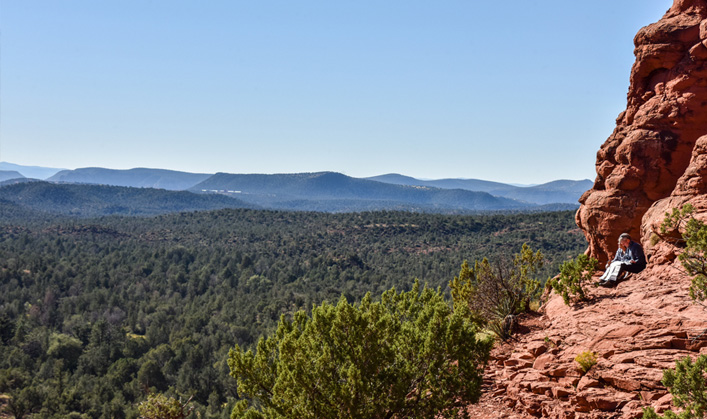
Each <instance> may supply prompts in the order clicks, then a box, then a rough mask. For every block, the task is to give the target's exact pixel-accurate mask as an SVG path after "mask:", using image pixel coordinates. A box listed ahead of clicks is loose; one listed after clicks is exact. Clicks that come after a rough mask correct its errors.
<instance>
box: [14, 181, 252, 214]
mask: <svg viewBox="0 0 707 419" xmlns="http://www.w3.org/2000/svg"><path fill="white" fill-rule="evenodd" d="M0 201H6V202H12V203H14V204H15V205H19V206H21V207H24V208H29V209H32V210H35V211H42V212H48V213H52V214H63V215H71V216H78V217H95V216H103V215H141V216H142V215H156V214H165V213H170V212H184V211H203V210H213V209H221V208H254V205H251V204H247V203H245V202H243V201H241V200H239V199H236V198H231V197H228V196H224V195H204V194H195V193H192V192H186V191H167V190H164V189H152V188H129V187H122V186H106V185H85V184H84V185H79V184H56V183H49V182H44V181H36V182H24V183H15V184H11V185H6V186H2V187H0Z"/></svg>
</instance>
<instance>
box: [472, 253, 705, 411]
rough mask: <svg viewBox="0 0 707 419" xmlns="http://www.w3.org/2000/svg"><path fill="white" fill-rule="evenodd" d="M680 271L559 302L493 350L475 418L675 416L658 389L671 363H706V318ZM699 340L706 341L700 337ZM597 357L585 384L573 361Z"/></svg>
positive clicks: (668, 268)
mask: <svg viewBox="0 0 707 419" xmlns="http://www.w3.org/2000/svg"><path fill="white" fill-rule="evenodd" d="M679 268H680V265H679V263H674V264H671V265H664V266H657V267H649V268H648V269H647V270H646V271H644V272H642V273H640V274H638V275H634V276H633V277H632V278H629V279H627V280H626V281H624V282H622V283H620V284H618V286H617V287H616V288H601V287H592V286H590V287H588V288H589V293H588V295H589V298H590V300H589V301H587V302H585V303H582V304H577V305H574V306H572V307H568V306H566V305H565V304H564V302H563V301H562V298H561V297H560V296H558V295H556V294H555V293H553V294H552V295H550V297H549V299H548V301H547V302H546V303H545V304H544V305H543V307H542V309H541V314H539V315H537V316H528V317H526V318H524V319H523V320H522V321H521V327H520V330H519V333H517V334H516V335H515V338H514V340H513V341H511V342H508V343H507V344H504V345H501V346H498V347H497V348H496V349H494V352H493V354H492V360H491V362H490V365H489V367H488V369H487V376H486V387H487V391H486V393H485V395H484V397H483V398H482V400H481V402H480V403H479V404H478V405H475V406H472V407H470V413H471V415H472V417H474V418H518V419H520V418H530V417H546V418H557V419H560V418H562V419H567V418H574V419H585V418H586V419H590V418H591V419H599V418H640V417H641V416H642V408H643V407H644V406H653V407H654V408H656V410H658V411H663V410H665V409H666V408H669V407H671V401H672V399H671V396H670V394H669V393H668V392H667V389H666V388H665V387H663V385H662V384H661V382H660V380H661V379H662V376H663V370H664V369H666V368H671V367H674V365H675V361H676V360H677V359H680V358H683V357H685V356H690V357H693V358H695V357H697V356H698V355H699V354H707V332H706V331H707V310H706V309H705V308H703V307H702V306H700V305H697V304H695V303H693V302H692V300H690V297H689V296H688V288H689V285H690V279H689V278H688V277H687V276H686V275H685V274H684V273H683V272H682V271H681V270H680V269H679ZM703 333H704V334H703ZM585 351H591V352H595V353H596V354H597V360H598V362H597V364H596V365H594V366H593V367H592V368H591V369H589V371H588V372H587V373H586V374H582V373H581V372H580V371H579V369H578V363H577V362H576V361H575V360H574V359H575V357H576V356H577V355H578V354H580V353H582V352H585Z"/></svg>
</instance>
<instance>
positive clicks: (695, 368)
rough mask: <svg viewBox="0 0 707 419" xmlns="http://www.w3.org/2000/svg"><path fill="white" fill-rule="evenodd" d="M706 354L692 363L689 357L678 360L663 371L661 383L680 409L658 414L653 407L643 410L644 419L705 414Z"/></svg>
mask: <svg viewBox="0 0 707 419" xmlns="http://www.w3.org/2000/svg"><path fill="white" fill-rule="evenodd" d="M706 372H707V356H705V355H700V356H699V357H698V358H697V360H696V361H695V362H694V363H693V362H692V359H690V357H686V358H683V359H681V360H678V361H677V362H676V363H675V369H674V370H665V371H663V384H664V385H665V386H666V387H668V390H669V391H670V394H672V395H673V404H674V405H675V407H677V408H679V409H681V410H682V412H681V413H679V414H675V413H673V412H672V411H670V410H668V411H666V412H665V415H664V416H658V414H656V413H655V411H654V410H653V408H651V407H648V408H646V409H644V411H643V418H644V419H658V418H664V419H698V418H704V417H705V415H707V380H705V373H706Z"/></svg>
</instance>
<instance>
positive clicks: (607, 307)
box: [469, 0, 707, 419]
mask: <svg viewBox="0 0 707 419" xmlns="http://www.w3.org/2000/svg"><path fill="white" fill-rule="evenodd" d="M635 45H636V49H635V55H636V63H635V64H634V66H633V69H632V71H631V86H630V88H629V92H628V104H627V108H626V111H624V112H622V113H621V115H619V117H618V119H617V121H616V122H617V124H616V129H615V130H614V132H613V133H612V134H611V136H610V137H609V139H608V140H607V141H606V142H605V143H604V144H603V145H602V147H601V149H600V150H599V152H598V153H597V164H596V167H597V178H596V181H595V183H594V187H593V188H592V189H591V190H590V191H587V192H586V193H585V194H584V195H583V196H582V198H581V199H580V202H581V204H582V205H581V207H580V209H579V211H578V212H577V216H576V218H577V224H578V225H579V226H580V228H582V230H583V231H584V234H585V236H586V237H587V240H588V241H589V249H588V251H589V253H590V254H591V255H592V256H594V257H596V258H597V259H599V260H600V261H602V262H604V261H606V260H607V259H608V257H609V255H611V254H612V253H613V252H614V251H615V249H616V241H617V239H618V236H619V235H620V234H621V233H622V232H628V233H630V234H631V235H632V236H634V237H636V238H640V240H641V242H642V244H643V246H644V248H645V249H646V250H647V254H649V255H650V256H651V259H650V263H649V266H648V268H647V269H646V270H644V271H643V272H641V273H640V274H638V275H633V277H632V278H630V279H629V280H627V281H624V282H622V283H620V284H619V285H618V287H617V288H615V289H604V288H594V289H590V290H589V292H588V295H589V297H590V300H589V301H588V302H586V303H584V304H582V305H579V306H575V307H567V306H566V305H564V303H563V301H562V298H561V297H560V296H558V295H556V294H553V295H551V296H550V299H549V301H548V302H547V303H546V304H545V305H544V307H543V311H544V314H543V315H542V317H540V318H535V319H532V320H531V321H528V320H527V319H526V323H525V324H524V326H525V327H526V328H528V327H530V329H531V330H530V331H529V332H528V333H525V334H520V335H518V336H517V338H516V339H517V340H516V341H515V342H512V343H510V344H507V345H504V346H501V347H499V348H496V349H494V354H493V359H492V362H491V365H490V366H489V368H488V370H487V379H486V383H487V386H488V387H489V388H488V391H487V392H486V393H485V395H484V396H483V398H482V404H481V406H471V407H470V408H469V411H470V413H471V415H472V417H473V418H479V419H480V418H485V419H486V418H494V417H498V418H501V417H504V418H514V419H521V418H522V419H525V418H529V417H547V418H553V419H609V418H612V419H613V418H625V419H629V418H631V419H633V418H640V417H641V416H642V408H643V407H645V406H653V407H654V408H656V410H658V411H659V412H661V411H663V410H665V409H667V408H669V407H671V401H672V400H671V395H670V394H669V393H668V391H667V389H666V388H665V387H663V385H662V384H661V378H662V375H663V373H662V371H663V370H664V369H666V368H671V367H673V366H674V364H675V361H676V360H677V359H680V358H682V357H685V356H690V357H693V358H694V357H697V356H698V355H699V354H707V312H705V310H704V308H703V307H701V306H698V305H696V304H694V303H693V302H692V300H691V299H690V298H689V296H688V288H689V286H690V278H689V277H687V276H686V274H685V273H684V270H683V269H681V266H680V262H679V261H678V260H677V259H676V255H677V254H678V253H679V252H680V249H678V248H676V247H675V246H674V243H675V242H674V241H671V240H666V238H669V237H670V236H673V237H677V236H678V234H679V233H680V232H679V231H668V232H662V231H661V228H660V227H661V223H662V222H663V220H664V218H665V213H666V212H669V211H671V210H672V209H673V208H679V207H680V206H682V205H683V204H685V203H691V204H692V205H693V206H694V208H695V216H696V217H697V218H698V219H701V220H703V221H705V222H707V0H675V3H674V4H673V6H672V7H671V8H670V10H668V12H667V13H666V14H665V16H664V17H663V18H662V19H661V20H660V21H659V22H657V23H654V24H652V25H649V26H646V27H645V28H643V29H641V30H640V31H639V32H638V34H637V35H636V38H635ZM533 323H534V325H533ZM584 351H592V352H595V353H596V354H597V355H598V363H597V364H596V365H594V366H593V367H592V368H591V369H589V371H588V372H587V373H586V374H582V373H581V372H580V371H579V370H578V364H577V362H576V361H575V360H574V359H575V357H576V356H577V355H578V354H580V353H581V352H584ZM504 409H505V410H504ZM508 409H513V412H511V413H509V412H508ZM492 412H496V414H495V415H493V413H492ZM490 414H492V415H493V416H490Z"/></svg>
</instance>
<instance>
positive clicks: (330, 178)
mask: <svg viewBox="0 0 707 419" xmlns="http://www.w3.org/2000/svg"><path fill="white" fill-rule="evenodd" d="M191 190H192V191H202V192H205V191H230V192H231V193H237V194H238V196H239V197H240V198H241V199H243V200H245V201H247V202H252V203H256V204H259V205H264V206H268V207H271V208H283V207H284V208H287V207H288V206H289V205H291V204H292V203H297V206H299V207H300V208H299V209H307V207H308V206H311V207H312V209H316V208H317V207H319V208H318V209H319V210H333V211H337V209H336V208H335V207H336V205H337V204H340V203H341V202H347V203H348V204H347V205H349V206H355V205H360V206H361V209H376V208H381V209H392V208H396V209H421V210H460V211H489V210H520V209H532V208H533V207H534V205H528V204H525V203H521V202H519V201H515V200H511V199H507V198H499V197H495V196H492V195H490V194H488V193H485V192H472V191H465V190H461V189H440V188H430V187H420V186H403V185H393V184H386V183H382V182H376V181H372V180H366V179H357V178H352V177H349V176H346V175H343V174H340V173H333V172H321V173H297V174H277V175H258V174H252V175H235V174H227V173H217V174H215V175H214V176H212V177H210V178H209V179H207V180H205V181H204V182H201V183H199V184H198V185H196V186H194V187H193V188H191ZM331 206H334V208H331ZM391 206H392V207H391ZM327 208H329V209H327Z"/></svg>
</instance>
